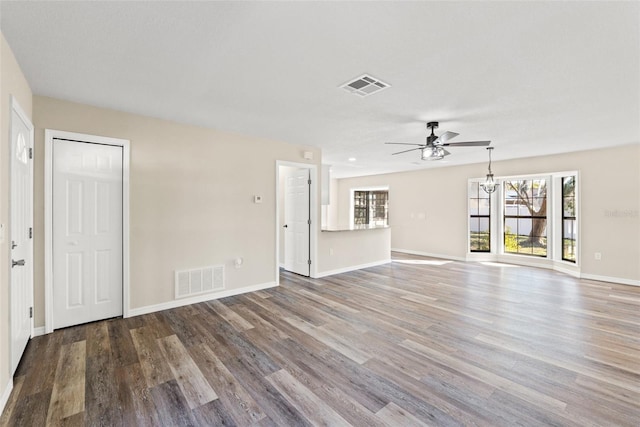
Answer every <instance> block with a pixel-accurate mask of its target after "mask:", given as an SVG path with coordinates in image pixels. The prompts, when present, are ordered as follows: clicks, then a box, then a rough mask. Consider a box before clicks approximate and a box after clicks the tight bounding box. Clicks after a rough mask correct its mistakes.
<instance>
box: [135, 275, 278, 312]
mask: <svg viewBox="0 0 640 427" xmlns="http://www.w3.org/2000/svg"><path fill="white" fill-rule="evenodd" d="M276 286H278V285H277V283H275V282H268V283H261V284H258V285H252V286H245V287H242V288H239V289H229V290H226V291H223V292H217V293H215V294H206V295H198V296H195V297H192V298H181V299H179V300H173V301H167V302H163V303H160V304H154V305H147V306H144V307H138V308H132V309H129V316H140V315H141V314H149V313H155V312H156V311H162V310H169V309H172V308H178V307H182V306H185V305H190V304H197V303H199V302H205V301H211V300H216V299H220V298H227V297H232V296H235V295H240V294H246V293H248V292H255V291H261V290H264V289H269V288H274V287H276Z"/></svg>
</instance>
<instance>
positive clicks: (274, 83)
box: [0, 1, 640, 177]
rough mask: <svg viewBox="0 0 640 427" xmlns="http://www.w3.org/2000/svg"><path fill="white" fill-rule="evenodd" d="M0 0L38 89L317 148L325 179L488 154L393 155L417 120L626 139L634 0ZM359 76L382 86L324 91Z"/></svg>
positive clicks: (507, 147) (540, 137)
mask: <svg viewBox="0 0 640 427" xmlns="http://www.w3.org/2000/svg"><path fill="white" fill-rule="evenodd" d="M0 4H1V6H0V13H1V15H0V23H1V29H2V32H3V34H4V35H5V38H6V39H7V41H8V42H9V45H10V46H11V47H12V49H13V51H14V53H15V55H16V57H17V59H18V62H19V63H20V65H21V67H22V69H23V71H24V73H25V75H26V77H27V79H28V81H29V83H30V84H31V88H32V89H33V91H34V93H35V94H38V95H44V96H51V97H55V98H62V99H67V100H71V101H76V102H81V103H85V104H91V105H96V106H100V107H107V108H113V109H117V110H122V111H128V112H133V113H138V114H143V115H147V116H153V117H159V118H164V119H169V120H174V121H178V122H184V123H190V124H195V125H200V126H206V127H212V128H217V129H222V130H228V131H235V132H239V133H243V134H247V135H254V136H259V137H263V138H269V139H277V140H284V141H287V142H290V143H293V144H302V145H310V146H317V147H320V148H321V149H322V151H323V163H326V164H331V165H333V173H334V176H336V177H346V176H356V175H366V174H373V173H382V172H392V171H399V170H411V169H417V168H425V167H438V166H448V165H455V164H464V163H475V162H483V163H484V162H486V161H487V152H486V150H485V149H484V148H483V147H474V148H453V149H451V150H450V151H451V152H452V153H453V154H452V155H451V156H448V157H446V159H445V161H439V162H428V161H427V162H422V161H420V160H419V152H413V153H407V154H402V155H397V156H391V153H393V152H394V151H398V146H395V147H394V146H390V145H384V142H385V141H395V142H413V143H423V142H424V138H425V137H426V135H427V130H426V127H425V123H426V122H427V121H439V122H440V123H441V124H440V129H439V132H436V134H438V133H441V132H444V131H447V130H450V131H454V132H458V133H459V134H460V136H458V137H457V138H456V139H455V140H453V141H452V142H457V141H468V140H478V139H481V140H483V139H490V140H492V141H493V142H492V145H493V146H494V147H495V148H496V149H495V150H494V153H493V158H494V160H495V159H497V160H501V159H509V158H518V157H528V156H536V155H544V154H552V153H559V152H567V151H575V150H584V149H592V148H597V147H602V146H614V145H623V144H630V143H639V142H640V108H639V103H640V101H639V100H640V24H639V23H640V3H639V2H635V1H632V2H620V3H614V2H7V1H2V2H0ZM363 73H368V74H371V75H373V76H374V77H377V78H379V79H381V80H382V81H384V82H387V83H389V84H391V86H392V87H391V88H389V89H386V90H384V91H382V92H380V93H376V94H374V95H371V96H369V97H366V98H361V97H358V96H356V95H353V94H350V93H347V92H345V91H343V90H342V89H339V86H340V85H342V84H343V83H345V82H346V81H348V80H351V79H352V78H355V77H358V76H360V75H361V74H363ZM349 157H355V158H356V159H357V161H355V162H349V161H348V160H347V159H348V158H349ZM484 170H485V167H484V165H483V167H482V169H481V170H479V172H478V174H479V175H482V174H483V173H484Z"/></svg>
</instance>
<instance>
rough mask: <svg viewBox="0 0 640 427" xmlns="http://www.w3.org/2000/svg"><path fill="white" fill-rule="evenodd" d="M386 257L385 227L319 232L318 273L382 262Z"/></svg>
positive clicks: (388, 251)
mask: <svg viewBox="0 0 640 427" xmlns="http://www.w3.org/2000/svg"><path fill="white" fill-rule="evenodd" d="M390 259H391V230H390V229H389V228H380V229H373V230H353V231H323V232H321V233H320V239H319V243H318V277H322V276H326V275H329V274H337V273H340V272H343V271H350V270H354V269H355V268H356V267H357V268H365V267H367V266H371V265H377V264H383V263H385V262H389V261H390Z"/></svg>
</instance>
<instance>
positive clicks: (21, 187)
mask: <svg viewBox="0 0 640 427" xmlns="http://www.w3.org/2000/svg"><path fill="white" fill-rule="evenodd" d="M10 126H11V150H10V152H11V160H10V162H9V163H10V167H11V214H10V215H11V238H10V242H9V249H10V252H11V271H10V273H9V274H10V283H11V285H10V294H11V305H10V310H11V321H10V325H11V326H10V327H11V374H13V373H14V372H15V370H16V368H17V367H18V363H19V362H20V359H21V357H22V354H23V352H24V350H25V348H26V346H27V343H28V342H29V338H31V334H32V330H33V319H32V307H33V125H32V124H31V122H30V121H29V119H28V118H27V116H26V114H24V112H23V111H22V109H21V108H20V106H19V105H18V104H17V102H16V100H15V99H14V98H13V97H12V98H11V125H10Z"/></svg>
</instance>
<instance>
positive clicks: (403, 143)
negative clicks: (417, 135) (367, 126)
mask: <svg viewBox="0 0 640 427" xmlns="http://www.w3.org/2000/svg"><path fill="white" fill-rule="evenodd" d="M385 144H393V145H420V146H424V144H413V143H410V142H385Z"/></svg>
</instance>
